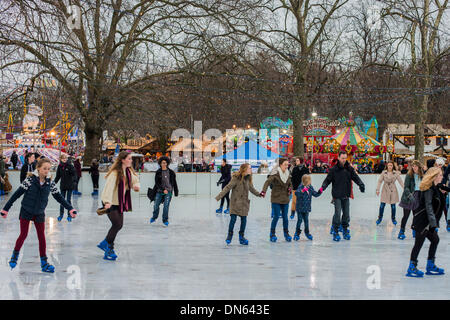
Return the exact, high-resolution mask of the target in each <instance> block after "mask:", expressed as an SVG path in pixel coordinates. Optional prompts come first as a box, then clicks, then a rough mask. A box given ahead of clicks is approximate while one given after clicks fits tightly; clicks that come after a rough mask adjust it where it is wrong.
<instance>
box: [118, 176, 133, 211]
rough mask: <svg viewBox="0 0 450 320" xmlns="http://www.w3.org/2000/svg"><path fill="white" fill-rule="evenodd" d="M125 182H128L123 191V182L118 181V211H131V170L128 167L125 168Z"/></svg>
mask: <svg viewBox="0 0 450 320" xmlns="http://www.w3.org/2000/svg"><path fill="white" fill-rule="evenodd" d="M125 174H126V178H127V182H128V190H127V191H126V192H125V197H124V190H125V183H124V181H123V179H122V181H120V182H119V187H118V188H117V189H118V192H119V212H120V213H123V212H124V211H131V170H130V168H126V170H125Z"/></svg>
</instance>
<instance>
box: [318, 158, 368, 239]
mask: <svg viewBox="0 0 450 320" xmlns="http://www.w3.org/2000/svg"><path fill="white" fill-rule="evenodd" d="M352 180H353V181H354V182H355V183H356V184H357V185H358V186H359V189H360V190H361V192H364V190H365V186H364V183H363V182H362V181H361V179H360V178H359V177H358V175H357V174H356V172H355V169H353V167H352V166H351V165H350V163H348V161H347V153H346V152H345V151H341V152H339V158H338V163H337V164H336V165H335V166H334V167H333V168H331V169H330V170H329V172H328V175H327V177H326V178H325V180H324V181H323V183H322V188H320V190H319V191H320V192H322V191H324V190H325V189H326V188H327V187H328V185H329V184H330V183H331V184H332V189H331V195H332V196H333V200H334V216H333V240H334V241H339V240H340V239H341V237H340V236H339V232H338V228H339V225H341V220H342V227H343V236H344V239H346V240H350V231H349V230H348V227H349V222H350V200H349V198H350V195H351V192H352ZM341 211H342V219H341Z"/></svg>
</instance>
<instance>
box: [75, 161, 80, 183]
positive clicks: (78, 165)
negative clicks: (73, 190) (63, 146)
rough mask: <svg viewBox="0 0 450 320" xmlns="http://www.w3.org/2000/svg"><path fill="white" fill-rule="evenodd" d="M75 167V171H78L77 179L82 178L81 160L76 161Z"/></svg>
mask: <svg viewBox="0 0 450 320" xmlns="http://www.w3.org/2000/svg"><path fill="white" fill-rule="evenodd" d="M73 166H74V167H75V170H76V171H77V177H78V179H80V178H81V162H80V161H79V160H75V162H74V163H73Z"/></svg>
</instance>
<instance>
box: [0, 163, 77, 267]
mask: <svg viewBox="0 0 450 320" xmlns="http://www.w3.org/2000/svg"><path fill="white" fill-rule="evenodd" d="M50 168H51V162H50V160H48V159H46V158H41V159H40V160H39V161H38V163H37V165H36V170H35V171H34V172H33V175H32V176H30V177H28V178H26V179H25V180H24V181H23V182H22V184H21V185H20V187H19V188H18V189H17V190H16V192H14V194H13V195H12V196H11V198H10V199H9V201H8V202H7V203H6V204H5V207H4V208H3V210H2V211H1V215H2V217H3V218H6V217H7V215H8V211H9V209H10V208H11V207H12V205H13V203H14V202H15V201H16V200H17V199H19V198H20V196H22V195H24V197H23V199H22V207H21V208H20V216H19V220H20V235H19V238H18V239H17V241H16V246H15V247H14V251H13V254H12V256H11V260H10V261H9V265H10V266H11V268H14V267H15V266H16V264H17V259H18V258H19V252H20V249H21V248H22V245H23V243H24V241H25V239H26V238H27V235H28V227H29V225H30V221H33V222H34V226H35V227H36V233H37V236H38V239H39V254H40V256H41V269H42V272H49V273H53V272H55V267H54V266H52V265H51V264H49V263H48V262H47V254H46V243H45V234H44V229H45V208H46V207H47V203H48V196H49V195H50V193H51V194H52V196H53V198H55V199H56V201H58V202H59V203H60V204H61V205H62V206H64V208H66V209H67V210H69V214H70V216H71V217H72V218H75V216H76V214H77V212H76V210H75V209H74V208H73V207H72V206H71V204H70V203H69V202H67V200H65V199H64V197H63V196H62V195H61V194H60V193H59V192H58V188H57V187H56V185H55V182H54V181H52V180H51V176H50V175H49V173H50Z"/></svg>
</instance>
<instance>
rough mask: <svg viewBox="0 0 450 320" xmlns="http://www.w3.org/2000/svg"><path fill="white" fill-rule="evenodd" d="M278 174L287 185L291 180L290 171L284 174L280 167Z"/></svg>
mask: <svg viewBox="0 0 450 320" xmlns="http://www.w3.org/2000/svg"><path fill="white" fill-rule="evenodd" d="M278 173H279V174H280V178H281V181H283V183H286V181H287V180H288V179H289V170H286V171H285V172H284V173H283V170H281V168H280V167H278Z"/></svg>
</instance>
